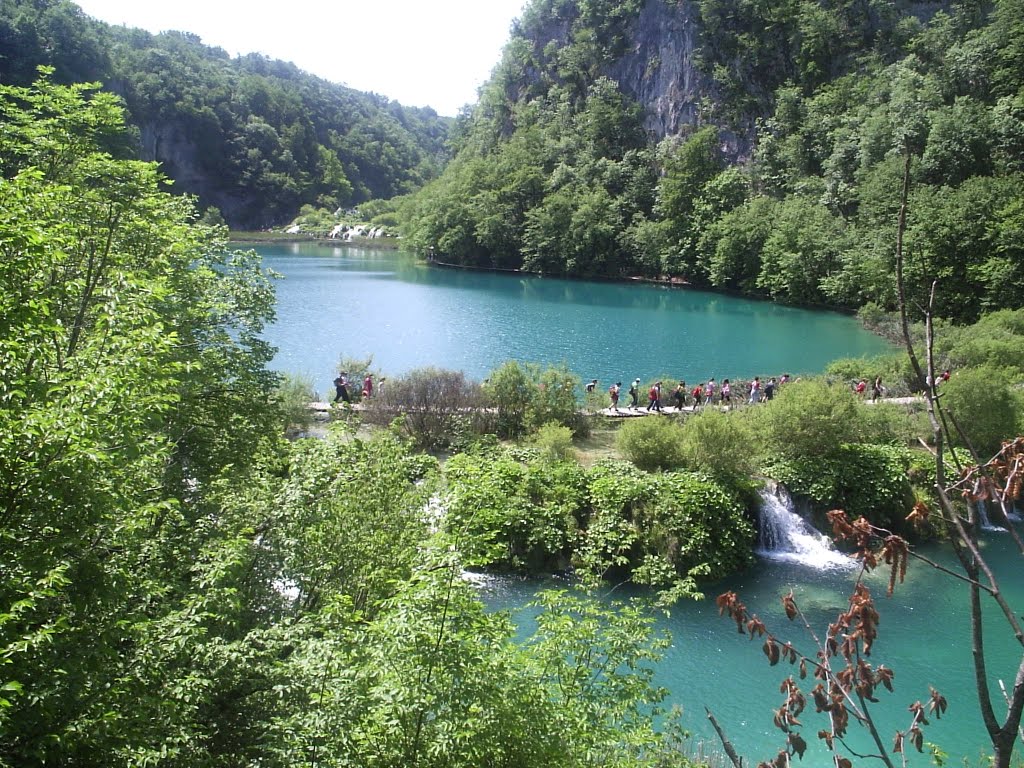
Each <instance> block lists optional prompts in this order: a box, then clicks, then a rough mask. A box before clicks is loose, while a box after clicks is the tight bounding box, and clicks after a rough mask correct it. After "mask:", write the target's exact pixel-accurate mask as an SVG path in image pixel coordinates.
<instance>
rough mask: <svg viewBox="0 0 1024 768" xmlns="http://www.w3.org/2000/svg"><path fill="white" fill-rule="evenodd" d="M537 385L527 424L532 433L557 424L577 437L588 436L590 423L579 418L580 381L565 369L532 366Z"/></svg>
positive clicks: (563, 367)
mask: <svg viewBox="0 0 1024 768" xmlns="http://www.w3.org/2000/svg"><path fill="white" fill-rule="evenodd" d="M529 369H530V370H532V372H533V378H534V380H535V381H536V382H537V384H536V388H535V390H534V396H533V399H532V400H531V402H530V408H529V411H528V418H527V423H528V426H529V427H530V429H531V430H537V429H540V428H541V427H542V426H543V425H545V424H548V423H551V422H558V423H559V424H562V425H564V426H566V427H569V429H571V430H572V431H573V433H574V434H576V435H578V436H580V437H583V436H585V435H586V433H587V422H586V420H585V419H583V418H581V417H580V413H579V403H578V402H577V401H576V390H577V388H578V387H579V384H580V380H579V377H577V376H576V374H574V373H573V372H572V371H570V370H569V369H568V368H567V367H566V366H565V365H560V366H558V367H548V368H545V369H544V370H539V369H538V368H537V367H536V366H530V367H529Z"/></svg>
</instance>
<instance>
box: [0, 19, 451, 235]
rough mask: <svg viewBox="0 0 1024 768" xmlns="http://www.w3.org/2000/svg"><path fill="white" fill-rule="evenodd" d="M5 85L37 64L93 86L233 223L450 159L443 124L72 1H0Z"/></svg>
mask: <svg viewBox="0 0 1024 768" xmlns="http://www.w3.org/2000/svg"><path fill="white" fill-rule="evenodd" d="M0 51H2V55H0V82H4V83H7V84H11V85H28V84H30V83H31V82H33V81H34V80H35V78H36V76H37V72H36V69H37V67H38V66H39V65H48V66H52V67H54V69H55V71H54V75H53V78H54V80H55V82H59V83H66V84H70V83H79V82H93V81H99V82H101V83H103V84H104V85H105V86H106V87H107V88H109V89H110V90H112V91H113V92H115V93H117V94H118V95H119V96H121V97H122V98H123V99H124V102H125V104H126V106H127V109H128V122H129V123H130V124H131V125H132V126H134V128H135V129H136V130H135V133H134V139H133V140H131V141H128V142H126V143H127V145H128V146H127V147H126V148H125V150H126V151H128V152H132V153H134V154H135V155H136V156H138V157H139V158H141V159H143V160H156V161H158V162H160V163H161V170H162V171H163V172H164V173H165V174H166V175H167V176H169V177H170V179H172V180H173V181H174V189H175V190H176V191H181V192H188V193H191V194H194V195H197V196H198V198H199V202H200V207H201V208H205V207H207V206H213V207H215V208H217V209H218V210H219V211H220V213H221V214H222V215H223V217H224V219H225V220H226V221H227V223H228V224H229V225H231V226H232V227H238V228H262V227H266V226H270V225H272V224H280V223H283V222H286V221H290V220H291V219H292V218H293V217H294V216H295V214H296V213H297V212H298V210H299V209H300V207H301V206H302V205H304V204H312V205H316V206H319V207H322V208H329V209H331V210H334V209H335V208H337V207H338V206H347V205H352V204H356V203H360V202H363V201H366V200H370V199H374V198H389V197H393V196H395V195H398V194H403V193H407V192H411V191H412V190H414V189H416V188H418V187H419V186H421V185H422V184H423V183H424V182H425V181H427V180H429V179H431V178H433V177H434V176H436V175H437V173H438V172H439V171H440V169H441V168H442V167H443V166H444V163H445V161H446V154H445V152H446V150H445V141H446V137H447V133H448V129H449V126H450V123H451V121H450V120H449V119H447V118H442V117H439V116H438V115H437V113H436V112H434V111H433V110H432V109H429V108H410V107H403V106H402V105H401V104H399V103H397V102H393V101H389V100H388V99H387V98H385V97H383V96H378V95H376V94H369V93H362V92H360V91H355V90H353V89H351V88H346V87H344V86H340V85H335V84H333V83H329V82H326V81H324V80H321V79H320V78H317V77H314V76H313V75H310V74H308V73H306V72H303V71H301V70H300V69H298V68H297V67H295V66H294V65H292V64H289V63H286V62H282V61H276V60H272V59H268V58H266V57H264V56H261V55H258V54H251V55H247V56H241V57H238V58H231V57H230V56H228V54H227V53H226V52H225V51H224V50H222V49H219V48H212V47H210V46H207V45H203V43H202V42H201V41H200V39H199V38H198V37H196V36H195V35H191V34H188V33H186V32H168V33H164V34H159V35H151V34H149V33H148V32H144V31H142V30H139V29H128V28H125V27H116V26H110V25H107V24H103V23H101V22H98V21H95V20H93V19H90V18H89V17H87V16H85V15H84V14H83V13H82V11H81V10H80V9H79V8H78V7H77V6H76V5H74V4H73V3H71V2H69V1H68V0H0Z"/></svg>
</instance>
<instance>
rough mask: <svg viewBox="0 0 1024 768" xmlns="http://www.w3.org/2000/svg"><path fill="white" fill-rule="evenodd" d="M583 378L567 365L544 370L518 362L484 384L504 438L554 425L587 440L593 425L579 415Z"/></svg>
mask: <svg viewBox="0 0 1024 768" xmlns="http://www.w3.org/2000/svg"><path fill="white" fill-rule="evenodd" d="M578 386H579V378H577V376H576V375H575V374H573V373H572V372H571V371H570V370H569V369H568V368H566V367H565V366H564V365H563V366H559V367H548V368H544V369H542V368H540V367H539V366H537V365H533V364H532V363H527V364H525V365H521V364H520V363H517V362H516V361H514V360H510V361H509V362H507V363H505V364H504V365H502V366H501V367H500V368H498V369H497V370H495V371H493V372H491V375H490V376H488V378H487V381H486V383H485V384H484V391H485V392H486V394H487V398H488V402H489V403H490V405H491V407H492V408H494V410H495V414H496V422H497V423H496V429H497V431H498V434H499V435H501V436H502V437H520V436H522V435H524V434H526V433H527V432H529V431H535V430H538V429H540V428H541V427H542V426H543V425H545V424H548V423H550V422H557V423H559V424H562V425H564V426H566V427H569V429H571V430H572V431H573V433H574V434H576V435H578V436H584V435H586V434H587V432H588V428H589V425H588V424H587V421H586V419H584V418H582V416H581V415H580V413H579V410H578V409H579V403H578V402H577V401H576V389H577V387H578Z"/></svg>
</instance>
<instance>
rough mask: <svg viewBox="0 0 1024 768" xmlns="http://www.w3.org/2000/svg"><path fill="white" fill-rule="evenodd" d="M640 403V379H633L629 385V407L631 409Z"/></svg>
mask: <svg viewBox="0 0 1024 768" xmlns="http://www.w3.org/2000/svg"><path fill="white" fill-rule="evenodd" d="M639 404H640V379H633V383H632V385H630V387H629V409H630V410H631V411H632V410H634V409H635V408H636V407H637V406H638V405H639Z"/></svg>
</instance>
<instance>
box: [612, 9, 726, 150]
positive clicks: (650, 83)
mask: <svg viewBox="0 0 1024 768" xmlns="http://www.w3.org/2000/svg"><path fill="white" fill-rule="evenodd" d="M699 23H700V22H699V18H698V15H697V12H696V10H695V8H694V6H693V4H692V3H690V2H673V1H671V0H648V2H647V3H646V4H645V5H644V7H643V9H642V10H641V12H640V15H639V17H638V18H637V19H636V20H635V21H634V22H633V24H632V25H631V27H630V29H629V32H628V37H627V39H628V41H629V47H628V50H627V52H626V53H625V55H623V56H622V58H620V59H619V60H618V61H616V62H614V63H613V64H611V65H609V66H608V67H607V68H606V70H605V74H607V75H608V76H609V77H611V78H612V79H613V80H615V81H616V82H617V83H618V84H619V86H620V87H621V88H622V90H623V91H624V92H625V93H627V94H629V95H630V96H632V97H633V98H634V99H636V100H637V101H638V102H639V103H640V104H641V105H643V107H644V110H645V120H644V127H645V128H646V129H647V130H648V132H649V133H650V134H651V135H652V136H654V137H656V138H662V137H664V136H672V135H675V134H678V133H679V132H680V130H681V129H682V128H684V127H685V126H692V125H696V124H697V122H698V117H699V111H700V108H701V103H702V102H703V101H706V100H708V99H709V97H711V96H713V84H712V82H711V80H710V78H708V77H707V76H706V75H705V74H703V73H702V72H700V71H699V70H698V69H697V67H696V63H695V55H696V53H697V49H698V46H699V44H700V28H699Z"/></svg>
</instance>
